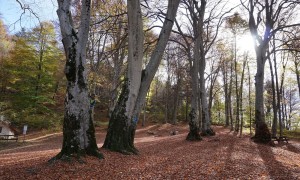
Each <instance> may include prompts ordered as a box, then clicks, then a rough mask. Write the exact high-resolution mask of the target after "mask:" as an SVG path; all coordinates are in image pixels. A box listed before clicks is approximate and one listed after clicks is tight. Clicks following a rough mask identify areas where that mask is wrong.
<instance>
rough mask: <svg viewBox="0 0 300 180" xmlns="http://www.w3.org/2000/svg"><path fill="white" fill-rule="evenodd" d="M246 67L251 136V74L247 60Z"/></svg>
mask: <svg viewBox="0 0 300 180" xmlns="http://www.w3.org/2000/svg"><path fill="white" fill-rule="evenodd" d="M247 69H248V86H249V87H248V88H249V89H248V97H249V100H248V101H249V120H250V121H249V122H250V136H252V102H251V74H250V67H249V62H247Z"/></svg>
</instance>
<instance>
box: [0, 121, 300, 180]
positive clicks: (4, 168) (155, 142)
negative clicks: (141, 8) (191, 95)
mask: <svg viewBox="0 0 300 180" xmlns="http://www.w3.org/2000/svg"><path fill="white" fill-rule="evenodd" d="M214 129H215V131H216V132H217V135H216V136H214V137H205V138H204V139H203V140H202V141H199V142H189V141H186V140H185V138H186V136H187V132H188V126H187V125H179V126H174V125H170V124H165V125H160V126H158V125H153V126H148V127H145V128H139V129H138V130H137V132H136V139H135V145H136V147H137V148H138V149H139V150H140V154H139V155H132V156H126V155H122V154H119V153H114V152H110V151H107V150H105V149H100V151H101V152H102V153H103V154H104V156H105V159H103V160H98V159H96V158H94V157H86V158H84V160H85V161H86V163H79V162H78V161H75V160H73V161H71V162H61V161H60V162H56V163H54V164H49V163H47V161H48V160H49V159H50V158H51V157H53V156H55V155H56V154H57V153H58V152H59V150H60V146H61V141H62V136H61V134H54V135H52V136H47V137H44V138H37V139H34V140H31V141H30V142H25V143H24V144H20V143H19V145H17V146H10V147H7V148H5V149H2V150H0V162H1V163H0V179H289V180H291V179H300V144H299V142H295V141H291V142H290V143H289V144H286V143H283V144H279V145H276V147H270V146H267V145H263V144H256V143H253V142H252V141H251V140H250V139H249V136H244V137H241V138H240V137H237V136H236V135H235V134H233V133H232V132H230V131H229V130H228V129H226V128H223V127H214ZM174 131H177V132H176V133H175V134H176V135H172V136H171V135H170V134H173V132H174ZM104 138H105V131H104V130H98V131H97V140H98V145H99V147H101V146H102V143H103V140H104Z"/></svg>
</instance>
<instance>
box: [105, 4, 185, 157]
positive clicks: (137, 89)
mask: <svg viewBox="0 0 300 180" xmlns="http://www.w3.org/2000/svg"><path fill="white" fill-rule="evenodd" d="M178 5H179V0H169V3H168V10H167V15H166V18H165V21H164V24H163V27H162V30H161V32H160V35H159V37H160V38H159V40H158V42H157V44H156V47H155V49H154V51H153V52H152V54H151V58H150V61H149V63H148V64H147V66H146V69H145V70H143V71H142V60H143V56H142V55H143V38H142V35H143V26H142V21H141V20H142V16H141V8H140V1H133V0H128V1H127V7H128V22H129V42H128V46H129V47H128V50H129V51H128V74H127V78H128V79H127V80H126V83H125V85H124V87H123V90H122V93H121V95H120V96H119V99H118V103H117V105H116V106H115V108H114V110H113V113H112V114H111V118H110V122H109V127H108V132H107V135H106V138H105V143H104V145H103V147H104V148H107V149H109V150H112V151H116V152H121V153H125V154H136V153H137V152H138V151H137V149H136V148H135V147H134V136H135V129H136V124H137V121H138V117H139V114H140V112H141V108H142V106H143V104H144V103H145V99H146V95H147V92H148V89H149V87H150V84H151V82H152V80H153V78H154V75H155V73H156V71H157V69H158V66H159V64H160V61H161V59H162V55H163V52H164V50H165V48H166V45H167V42H168V39H169V36H170V34H171V30H172V27H173V22H174V19H175V16H176V12H177V8H178ZM142 72H143V73H142Z"/></svg>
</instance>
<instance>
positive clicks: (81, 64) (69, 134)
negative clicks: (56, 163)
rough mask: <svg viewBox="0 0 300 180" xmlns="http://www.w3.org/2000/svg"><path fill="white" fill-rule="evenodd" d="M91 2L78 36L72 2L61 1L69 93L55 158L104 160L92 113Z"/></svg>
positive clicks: (86, 4)
mask: <svg viewBox="0 0 300 180" xmlns="http://www.w3.org/2000/svg"><path fill="white" fill-rule="evenodd" d="M90 3H91V2H90V1H89V0H87V1H82V7H81V23H80V26H79V30H78V33H76V31H75V28H74V26H73V22H72V17H71V0H58V6H59V8H58V10H57V14H58V17H59V21H60V27H61V33H62V37H63V46H64V49H65V54H66V69H65V74H66V78H67V82H68V84H67V94H66V98H65V115H64V123H63V145H62V149H61V152H60V153H59V154H58V155H57V156H56V157H54V158H53V160H55V159H61V158H69V157H70V156H71V155H77V156H80V155H81V154H88V155H93V156H97V157H99V158H102V157H103V156H102V154H100V153H99V152H98V147H97V143H96V138H95V129H94V125H93V122H92V117H91V114H90V112H89V105H90V104H89V98H88V86H87V70H86V68H85V66H86V43H87V39H88V32H89V20H90Z"/></svg>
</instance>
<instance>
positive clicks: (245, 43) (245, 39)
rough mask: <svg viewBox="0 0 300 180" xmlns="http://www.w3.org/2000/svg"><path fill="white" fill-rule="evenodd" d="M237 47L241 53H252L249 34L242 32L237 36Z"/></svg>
mask: <svg viewBox="0 0 300 180" xmlns="http://www.w3.org/2000/svg"><path fill="white" fill-rule="evenodd" d="M236 43H237V49H238V51H240V52H241V53H245V52H249V53H254V42H253V39H252V36H251V35H250V34H248V33H247V34H243V35H241V36H239V37H238V38H237V42H236Z"/></svg>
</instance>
